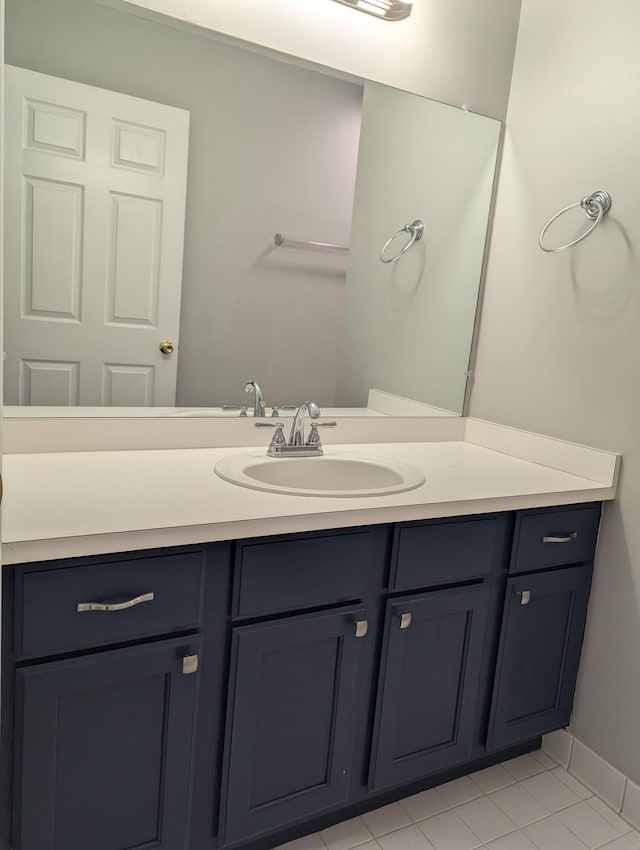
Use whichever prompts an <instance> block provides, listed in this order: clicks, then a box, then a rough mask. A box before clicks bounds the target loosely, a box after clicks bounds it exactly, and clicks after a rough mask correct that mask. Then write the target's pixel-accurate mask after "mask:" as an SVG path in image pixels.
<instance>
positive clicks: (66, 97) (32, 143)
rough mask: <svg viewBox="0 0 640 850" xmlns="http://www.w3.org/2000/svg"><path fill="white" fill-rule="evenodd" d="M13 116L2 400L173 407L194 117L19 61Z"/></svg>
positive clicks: (8, 103) (9, 100)
mask: <svg viewBox="0 0 640 850" xmlns="http://www.w3.org/2000/svg"><path fill="white" fill-rule="evenodd" d="M5 111H6V116H5V117H6V142H5V144H6V147H5V164H6V166H5V167H6V171H5V173H6V189H5V191H6V201H5V210H6V217H5V237H6V243H5V245H6V251H5V278H4V279H5V343H4V345H5V352H6V355H5V357H6V359H5V373H4V374H5V384H4V393H5V396H4V401H5V404H38V405H40V404H47V405H126V406H129V405H134V406H147V405H154V404H155V405H173V404H174V403H175V384H176V371H177V346H178V329H179V320H180V293H181V285H182V253H183V239H184V212H185V199H186V177H187V155H188V136H189V113H188V112H186V111H184V110H181V109H176V108H174V107H169V106H165V105H164V104H158V103H151V102H149V101H146V100H141V99H139V98H134V97H129V96H127V95H122V94H118V93H115V92H111V91H107V90H104V89H98V88H94V87H92V86H86V85H82V84H80V83H75V82H71V81H69V80H62V79H58V78H55V77H50V76H47V75H45V74H38V73H35V72H33V71H27V70H25V69H22V68H14V67H11V66H7V67H6V96H5ZM165 339H169V340H171V341H172V342H173V343H174V344H175V347H176V350H175V353H174V354H171V355H167V354H163V353H162V352H161V351H160V348H159V345H160V342H161V341H162V340H165Z"/></svg>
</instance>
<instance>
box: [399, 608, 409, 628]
mask: <svg viewBox="0 0 640 850" xmlns="http://www.w3.org/2000/svg"><path fill="white" fill-rule="evenodd" d="M410 625H411V614H410V613H408V612H407V613H405V614H400V628H401V629H408V628H409V626H410Z"/></svg>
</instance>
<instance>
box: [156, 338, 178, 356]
mask: <svg viewBox="0 0 640 850" xmlns="http://www.w3.org/2000/svg"><path fill="white" fill-rule="evenodd" d="M175 350H176V347H175V345H174V344H173V343H172V342H171V340H170V339H163V340H162V342H161V343H160V351H161V352H162V353H163V354H173V352H174V351H175Z"/></svg>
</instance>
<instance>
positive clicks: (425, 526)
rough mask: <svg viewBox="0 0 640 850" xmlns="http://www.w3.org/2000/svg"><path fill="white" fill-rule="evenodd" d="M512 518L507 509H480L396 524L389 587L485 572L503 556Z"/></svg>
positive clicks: (403, 587)
mask: <svg viewBox="0 0 640 850" xmlns="http://www.w3.org/2000/svg"><path fill="white" fill-rule="evenodd" d="M510 522H511V520H510V517H509V514H484V515H482V516H477V517H460V518H459V519H455V520H451V519H444V520H426V521H423V522H410V523H401V524H399V525H398V526H396V530H395V535H394V542H393V556H392V564H391V575H390V577H389V589H390V590H410V589H411V588H419V587H433V586H435V585H444V584H452V583H454V582H460V581H466V580H470V579H474V578H482V577H484V576H487V575H489V573H491V572H492V571H493V569H494V566H496V564H498V562H499V560H500V559H501V558H503V556H502V554H501V553H502V552H503V551H504V547H505V544H506V541H507V536H508V533H509V528H510ZM505 566H506V565H505Z"/></svg>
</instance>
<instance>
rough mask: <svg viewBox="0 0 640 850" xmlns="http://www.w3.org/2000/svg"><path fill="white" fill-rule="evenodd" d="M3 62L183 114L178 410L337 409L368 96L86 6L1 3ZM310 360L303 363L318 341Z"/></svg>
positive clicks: (71, 1)
mask: <svg viewBox="0 0 640 850" xmlns="http://www.w3.org/2000/svg"><path fill="white" fill-rule="evenodd" d="M6 19H7V50H8V53H7V61H8V62H9V63H12V64H16V65H23V66H24V67H28V68H31V69H33V70H36V71H41V72H43V73H48V74H52V75H54V76H60V77H66V78H68V79H72V80H76V81H79V82H84V83H87V84H89V85H94V86H99V87H103V88H108V89H113V90H115V91H120V92H124V93H126V94H131V95H136V96H138V97H143V98H147V99H149V100H154V101H158V102H161V103H167V104H170V105H173V106H179V107H182V108H184V109H188V110H189V111H190V112H191V131H190V145H189V177H188V188H187V217H186V232H185V260H184V276H183V298H182V315H181V335H180V349H179V361H178V397H177V403H178V404H179V405H186V406H203V405H204V406H210V405H220V404H223V403H232V404H251V398H249V396H247V395H245V394H244V392H243V387H244V383H245V381H247V380H249V379H255V380H257V381H258V382H259V383H260V384H261V386H262V389H263V391H264V393H265V398H266V400H267V403H279V404H296V403H299V402H300V400H302V399H304V398H306V397H308V396H311V397H312V398H314V399H316V400H317V402H318V403H319V404H324V405H329V406H331V405H333V402H334V393H335V373H336V356H337V343H338V334H339V329H340V318H341V310H342V299H343V294H344V279H345V270H346V258H345V257H344V256H335V255H334V256H331V255H327V254H317V253H313V254H312V253H308V252H307V253H304V252H300V251H291V250H285V249H283V248H275V246H274V245H273V237H274V234H275V233H276V232H277V231H282V232H285V233H289V234H292V235H294V236H302V237H306V238H310V239H316V240H320V241H326V242H336V243H340V244H345V245H348V244H349V234H350V227H351V210H352V204H353V189H354V181H355V170H356V158H357V148H358V139H359V131H360V112H361V97H362V89H361V87H360V86H357V85H354V84H353V83H349V82H345V81H343V80H339V79H334V78H331V77H327V76H325V75H322V74H318V73H316V72H313V71H309V70H307V69H304V68H298V67H294V66H292V65H286V64H283V63H282V62H278V61H276V60H273V59H271V58H267V57H264V56H261V55H258V54H256V53H252V52H248V51H245V50H240V49H238V48H235V47H232V46H230V45H226V44H222V43H220V42H218V41H214V40H212V39H211V38H209V37H207V36H198V35H197V34H196V33H193V32H191V31H184V30H180V29H177V28H175V27H173V26H166V25H162V24H160V23H156V22H152V21H147V20H143V19H141V18H139V17H135V16H133V15H130V14H123V13H122V12H119V11H115V10H113V9H110V8H105V7H102V6H100V5H96V4H93V3H88V2H86V0H55V2H52V0H28V2H26V0H9V2H8V3H7V12H6ZM314 338H316V339H317V340H319V344H318V349H319V351H318V352H317V353H309V354H307V353H306V350H307V348H308V345H309V343H310V342H313V339H314Z"/></svg>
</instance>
